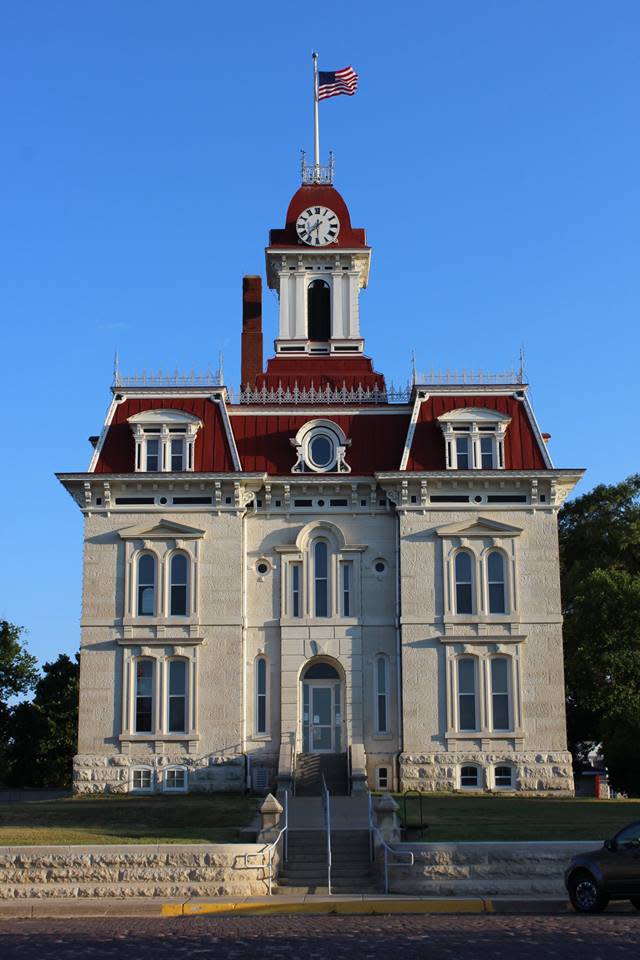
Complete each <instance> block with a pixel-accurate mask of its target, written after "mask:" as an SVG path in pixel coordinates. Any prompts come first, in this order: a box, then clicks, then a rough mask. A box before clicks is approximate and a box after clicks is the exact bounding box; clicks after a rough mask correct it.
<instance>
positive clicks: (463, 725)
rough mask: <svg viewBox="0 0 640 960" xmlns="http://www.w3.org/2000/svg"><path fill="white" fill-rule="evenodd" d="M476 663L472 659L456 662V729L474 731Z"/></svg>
mask: <svg viewBox="0 0 640 960" xmlns="http://www.w3.org/2000/svg"><path fill="white" fill-rule="evenodd" d="M477 725H478V719H477V709H476V661H475V658H474V657H462V658H461V659H460V660H458V729H459V730H476V729H477Z"/></svg>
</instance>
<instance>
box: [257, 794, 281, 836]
mask: <svg viewBox="0 0 640 960" xmlns="http://www.w3.org/2000/svg"><path fill="white" fill-rule="evenodd" d="M283 812H284V810H283V807H282V805H281V804H280V803H278V801H277V800H276V798H275V797H274V795H273V794H272V793H268V794H267V796H266V797H265V800H264V803H263V804H262V806H261V807H260V833H259V834H258V842H259V843H272V842H273V841H274V840H275V838H276V837H277V835H278V831H279V829H280V818H281V816H282V814H283Z"/></svg>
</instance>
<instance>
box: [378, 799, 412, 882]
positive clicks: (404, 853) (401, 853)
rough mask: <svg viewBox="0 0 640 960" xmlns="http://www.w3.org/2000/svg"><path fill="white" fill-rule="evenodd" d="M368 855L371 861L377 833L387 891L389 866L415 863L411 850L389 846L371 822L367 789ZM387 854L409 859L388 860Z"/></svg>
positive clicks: (409, 865) (408, 865) (404, 865)
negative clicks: (382, 853)
mask: <svg viewBox="0 0 640 960" xmlns="http://www.w3.org/2000/svg"><path fill="white" fill-rule="evenodd" d="M368 796H369V804H368V806H369V857H370V859H371V861H372V862H373V861H374V860H375V842H374V835H375V834H377V835H378V843H379V844H380V846H381V847H382V849H383V851H384V892H385V893H389V868H390V867H412V866H413V865H414V863H415V860H414V856H413V853H412V851H411V850H396V849H395V848H394V847H390V846H389V844H388V843H387V841H386V840H385V839H384V837H383V836H382V834H381V832H380V830H379V829H378V827H377V826H376V824H375V823H374V822H373V797H372V794H371V791H369V794H368ZM389 854H391V855H392V856H393V857H408V858H409V859H408V860H406V861H404V862H402V861H399V862H398V861H396V862H395V863H394V862H393V861H391V862H390V861H389Z"/></svg>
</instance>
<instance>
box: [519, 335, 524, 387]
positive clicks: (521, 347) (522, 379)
mask: <svg viewBox="0 0 640 960" xmlns="http://www.w3.org/2000/svg"><path fill="white" fill-rule="evenodd" d="M518 383H524V344H521V345H520V367H519V369H518Z"/></svg>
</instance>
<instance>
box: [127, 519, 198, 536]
mask: <svg viewBox="0 0 640 960" xmlns="http://www.w3.org/2000/svg"><path fill="white" fill-rule="evenodd" d="M118 534H119V535H120V537H121V538H122V540H167V539H169V538H174V539H176V540H200V539H201V538H203V537H205V536H206V531H205V530H201V529H200V528H199V527H189V526H187V525H186V524H185V523H176V522H175V520H164V519H162V520H156V521H154V522H153V523H138V524H136V526H134V527H124V529H122V530H119V531H118Z"/></svg>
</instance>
